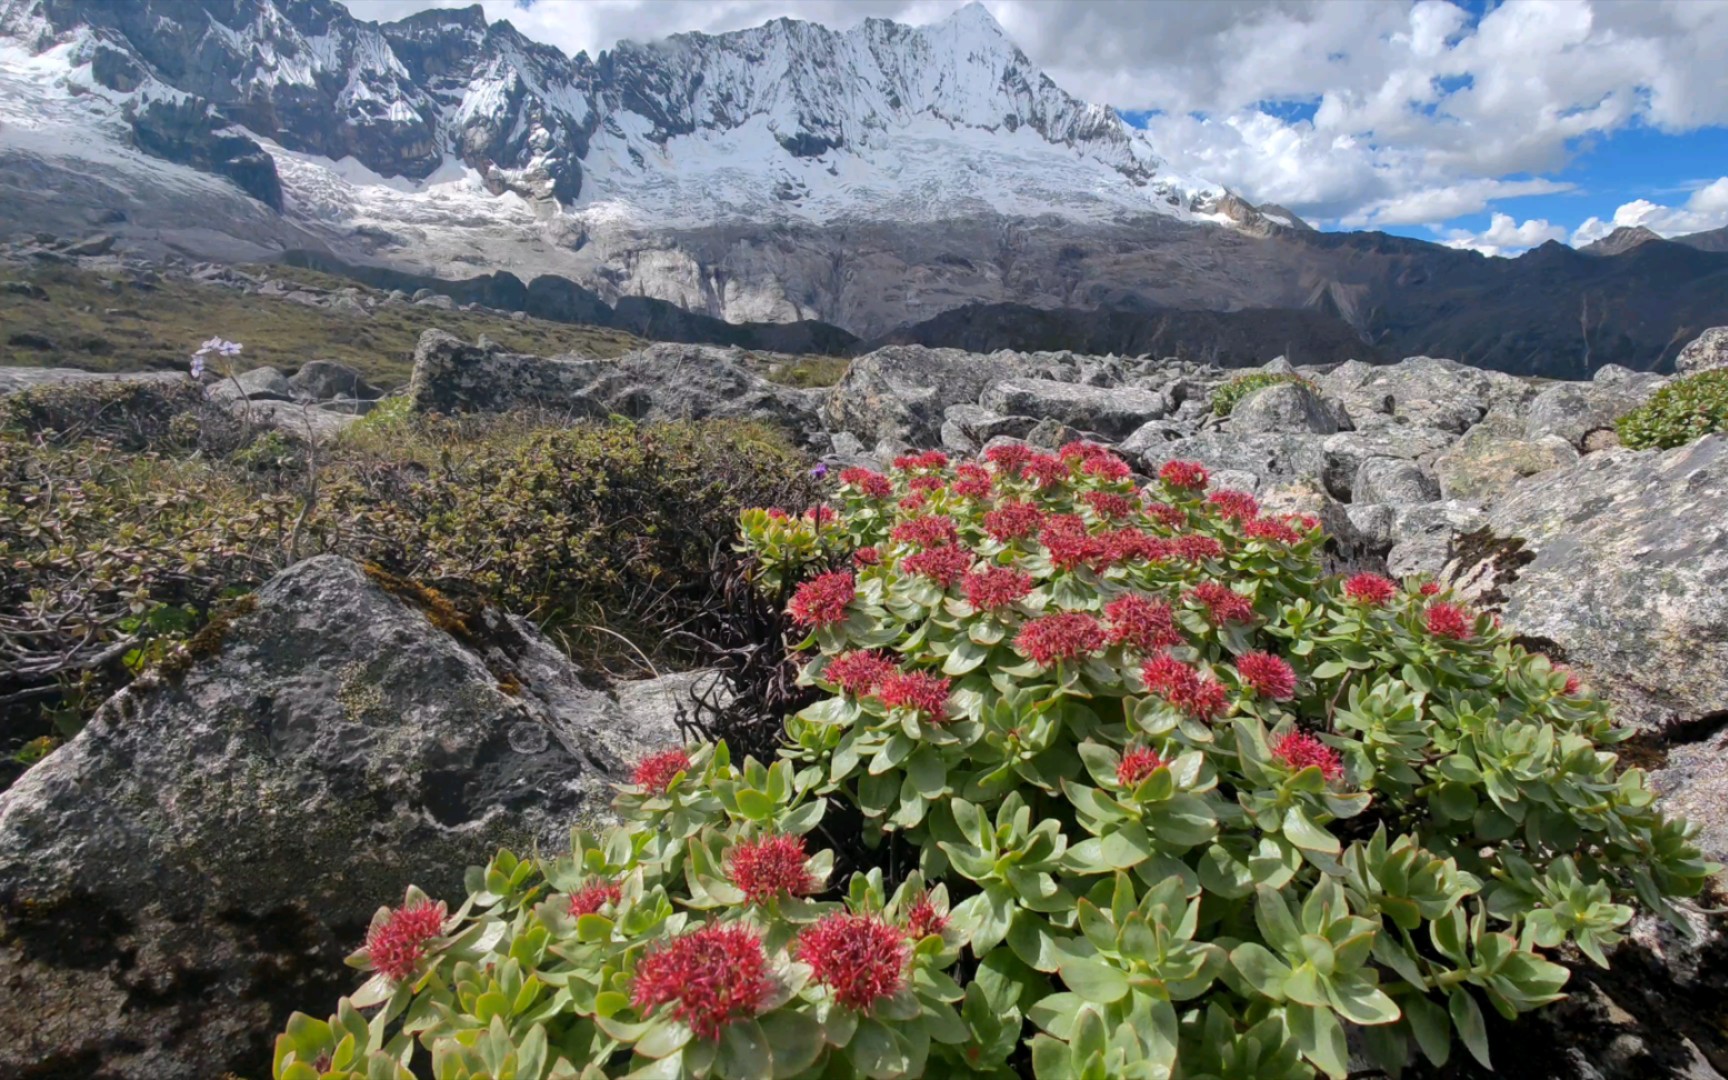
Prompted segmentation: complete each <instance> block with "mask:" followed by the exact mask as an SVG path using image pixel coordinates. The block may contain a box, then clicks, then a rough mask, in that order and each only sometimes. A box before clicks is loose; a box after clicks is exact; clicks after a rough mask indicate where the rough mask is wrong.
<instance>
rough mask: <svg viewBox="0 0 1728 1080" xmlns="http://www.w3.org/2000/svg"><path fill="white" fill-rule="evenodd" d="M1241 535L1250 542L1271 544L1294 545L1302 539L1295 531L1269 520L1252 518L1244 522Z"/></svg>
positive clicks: (1281, 523) (1280, 522) (1279, 522)
mask: <svg viewBox="0 0 1728 1080" xmlns="http://www.w3.org/2000/svg"><path fill="white" fill-rule="evenodd" d="M1242 535H1243V536H1246V537H1248V538H1249V539H1250V540H1265V541H1267V542H1268V543H1272V544H1294V543H1298V542H1300V541H1301V539H1302V535H1301V534H1300V533H1298V532H1297V531H1296V530H1295V529H1292V528H1291V527H1290V526H1288V525H1286V524H1284V523H1283V522H1282V521H1273V520H1272V519H1271V518H1254V519H1253V520H1252V521H1247V522H1244V523H1243V525H1242Z"/></svg>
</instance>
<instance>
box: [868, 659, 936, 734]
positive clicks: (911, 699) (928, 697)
mask: <svg viewBox="0 0 1728 1080" xmlns="http://www.w3.org/2000/svg"><path fill="white" fill-rule="evenodd" d="M950 685H951V684H950V682H949V680H948V679H945V678H943V677H942V676H940V675H932V674H930V673H929V672H927V671H894V672H891V673H889V674H888V675H885V676H883V678H882V682H881V683H880V684H879V685H878V686H877V687H876V696H877V697H879V698H881V699H882V704H884V705H886V706H888V707H889V708H890V709H911V710H912V711H914V712H916V713H918V714H920V715H922V716H923V717H924V719H926V720H928V721H929V722H930V723H932V724H940V723H942V722H943V721H945V720H947V719H948V687H949V686H950Z"/></svg>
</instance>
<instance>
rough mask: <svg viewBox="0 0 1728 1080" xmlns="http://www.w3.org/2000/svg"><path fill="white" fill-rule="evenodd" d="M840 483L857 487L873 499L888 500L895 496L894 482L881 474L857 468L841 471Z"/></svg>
mask: <svg viewBox="0 0 1728 1080" xmlns="http://www.w3.org/2000/svg"><path fill="white" fill-rule="evenodd" d="M840 482H841V483H842V484H846V485H848V486H849V487H855V488H857V489H858V490H859V491H862V492H863V493H864V494H865V495H868V496H869V497H870V498H872V499H886V498H887V497H888V496H890V495H892V494H894V482H893V481H891V480H889V479H888V478H887V477H886V476H883V475H882V474H881V473H879V472H871V471H870V470H869V469H860V468H857V467H856V466H854V467H852V468H850V469H841V470H840Z"/></svg>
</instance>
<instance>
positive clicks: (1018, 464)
mask: <svg viewBox="0 0 1728 1080" xmlns="http://www.w3.org/2000/svg"><path fill="white" fill-rule="evenodd" d="M984 458H985V460H986V461H988V462H990V464H992V465H994V466H996V475H998V476H1019V475H1020V470H1021V468H1023V467H1024V466H1025V464H1026V463H1027V462H1028V461H1030V460H1032V448H1031V447H1030V446H1027V445H1026V444H1025V443H1004V444H1003V445H1001V446H992V447H991V448H990V449H988V450H986V451H984Z"/></svg>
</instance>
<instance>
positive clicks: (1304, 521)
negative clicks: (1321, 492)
mask: <svg viewBox="0 0 1728 1080" xmlns="http://www.w3.org/2000/svg"><path fill="white" fill-rule="evenodd" d="M1284 524H1286V525H1289V526H1291V527H1295V526H1301V527H1302V528H1304V529H1307V530H1308V531H1309V532H1313V531H1314V530H1315V529H1318V528H1319V527H1320V519H1319V518H1317V517H1315V516H1314V515H1313V514H1285V515H1284Z"/></svg>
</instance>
